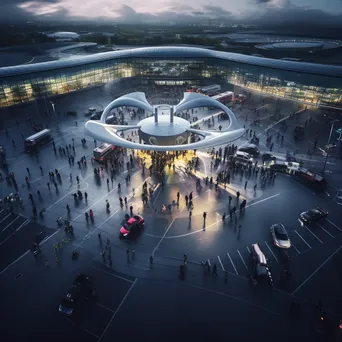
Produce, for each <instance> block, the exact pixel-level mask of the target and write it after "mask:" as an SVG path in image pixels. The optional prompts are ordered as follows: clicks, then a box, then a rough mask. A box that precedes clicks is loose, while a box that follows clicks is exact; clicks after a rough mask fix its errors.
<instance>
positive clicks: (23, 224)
mask: <svg viewBox="0 0 342 342" xmlns="http://www.w3.org/2000/svg"><path fill="white" fill-rule="evenodd" d="M18 217H19V216H18ZM28 221H29V220H25V221H24V222H23V223H22V224H21V225H20V226H19V227H18V228H17V229H16V230H15V231H14V233H12V234H11V235H10V236H9V237H8V238H7V239H5V240H4V241H1V243H0V246H2V245H3V244H4V243H5V242H6V241H8V240H9V239H10V238H11V237H12V236H13V235H14V234H15V233H17V232H18V231H19V230H20V229H21V227H23V226H25V225H26V224H27V222H28Z"/></svg>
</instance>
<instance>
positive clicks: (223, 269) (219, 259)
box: [217, 256, 226, 272]
mask: <svg viewBox="0 0 342 342" xmlns="http://www.w3.org/2000/svg"><path fill="white" fill-rule="evenodd" d="M217 259H218V261H219V263H220V265H221V268H222V271H223V272H226V270H225V268H224V266H223V264H222V261H221V258H220V257H219V256H217Z"/></svg>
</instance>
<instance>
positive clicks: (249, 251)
mask: <svg viewBox="0 0 342 342" xmlns="http://www.w3.org/2000/svg"><path fill="white" fill-rule="evenodd" d="M246 248H247V251H248V253H249V254H251V250H250V249H249V247H248V246H246Z"/></svg>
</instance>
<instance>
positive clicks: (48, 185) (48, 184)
mask: <svg viewBox="0 0 342 342" xmlns="http://www.w3.org/2000/svg"><path fill="white" fill-rule="evenodd" d="M46 185H47V187H48V189H49V191H50V190H51V189H50V183H49V182H47V183H46Z"/></svg>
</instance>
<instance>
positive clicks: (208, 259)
mask: <svg viewBox="0 0 342 342" xmlns="http://www.w3.org/2000/svg"><path fill="white" fill-rule="evenodd" d="M208 265H209V267H211V263H210V259H208Z"/></svg>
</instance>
